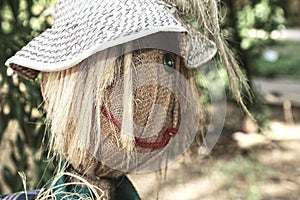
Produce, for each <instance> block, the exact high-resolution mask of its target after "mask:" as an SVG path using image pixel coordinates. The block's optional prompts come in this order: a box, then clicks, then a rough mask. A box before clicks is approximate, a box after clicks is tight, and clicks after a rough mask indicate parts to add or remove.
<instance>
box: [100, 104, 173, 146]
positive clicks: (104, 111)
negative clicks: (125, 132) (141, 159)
mask: <svg viewBox="0 0 300 200" xmlns="http://www.w3.org/2000/svg"><path fill="white" fill-rule="evenodd" d="M101 113H102V114H103V116H104V117H105V118H106V119H107V120H108V121H110V122H111V123H112V124H113V125H114V126H115V127H116V128H117V129H118V131H121V127H122V124H121V122H119V121H118V120H117V119H116V118H114V116H112V115H111V114H110V113H109V111H108V110H107V109H106V108H105V106H101ZM177 133H178V128H167V129H166V130H165V131H164V133H163V137H162V139H161V140H160V141H155V142H147V141H146V139H145V138H138V137H134V140H135V144H136V145H137V146H139V147H142V148H161V147H165V146H166V145H167V144H168V143H169V141H170V139H171V138H173V137H175V135H176V134H177Z"/></svg>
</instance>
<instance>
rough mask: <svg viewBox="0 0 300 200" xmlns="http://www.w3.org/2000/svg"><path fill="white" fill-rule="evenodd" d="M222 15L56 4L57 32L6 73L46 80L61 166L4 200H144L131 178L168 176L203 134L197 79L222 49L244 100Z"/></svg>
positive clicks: (196, 8) (203, 4)
mask: <svg viewBox="0 0 300 200" xmlns="http://www.w3.org/2000/svg"><path fill="white" fill-rule="evenodd" d="M216 8H217V6H216V2H215V1H214V0H207V1H197V0H195V1H176V0H173V1H172V0H166V1H157V0H147V1H144V0H102V1H94V0H58V2H57V7H56V13H55V23H54V25H53V26H52V28H50V29H48V30H46V31H45V32H44V33H42V34H41V35H40V36H38V37H36V38H34V39H33V40H32V41H31V42H30V43H29V44H28V45H26V46H25V47H24V48H22V49H21V50H20V51H19V52H17V53H16V55H15V56H13V57H12V58H10V59H9V60H8V61H7V62H6V65H7V66H8V67H11V68H12V69H13V70H14V71H16V72H17V73H19V74H20V75H22V76H25V77H27V78H29V79H32V80H34V79H36V77H38V76H41V78H42V81H41V89H42V94H43V97H44V100H45V107H46V110H47V121H46V123H47V125H48V127H49V130H50V141H49V147H50V150H51V152H53V154H54V155H55V156H57V157H58V158H59V159H60V161H61V162H60V163H61V165H60V166H59V170H58V174H57V175H56V176H55V177H54V178H53V179H52V180H51V181H50V182H49V184H48V185H47V186H45V188H44V189H41V190H36V191H29V192H27V193H24V192H23V193H17V194H14V195H10V196H6V197H3V198H4V199H8V198H12V199H21V198H23V199H25V196H27V198H28V199H32V198H35V199H45V198H56V199H111V200H114V199H139V196H138V194H137V192H136V191H135V189H134V187H133V185H132V184H131V182H130V181H129V179H128V178H127V177H126V174H128V173H135V172H139V173H141V172H148V171H154V170H158V169H161V168H163V167H165V166H166V165H167V164H168V163H170V161H172V160H174V159H176V158H178V156H180V155H181V154H182V153H183V152H184V151H185V150H186V149H187V148H188V147H189V146H190V144H191V143H192V142H193V140H194V139H195V137H197V135H199V130H201V128H200V127H201V126H204V125H203V121H201V120H202V118H203V116H202V108H201V105H200V104H199V102H198V98H199V96H198V94H199V90H197V88H196V84H195V83H194V79H193V78H194V77H193V76H194V74H195V73H196V72H197V70H196V69H197V68H198V67H200V66H201V65H202V64H204V63H206V62H207V61H209V60H211V59H212V58H213V57H214V55H215V54H216V52H217V49H219V55H220V56H221V57H222V58H223V60H224V61H225V65H226V66H227V71H228V75H229V77H230V80H233V81H232V82H231V86H232V88H233V91H234V92H235V94H236V96H237V97H238V99H241V98H240V96H241V95H240V93H239V91H238V87H239V84H240V82H239V80H240V78H237V77H243V76H242V75H241V74H240V71H239V69H238V66H237V64H236V63H235V61H234V59H233V57H232V56H231V55H230V54H228V52H229V50H228V48H227V47H226V45H225V44H224V42H223V40H222V39H221V36H220V32H219V28H218V27H219V26H218V16H217V13H218V12H217V9H216ZM188 15H190V16H194V17H195V19H194V20H195V21H198V23H199V24H200V25H201V27H203V33H200V32H198V31H197V30H196V29H194V28H193V27H191V25H190V24H189V23H188V20H187V17H186V16H188ZM205 35H206V36H205ZM207 37H210V38H212V39H213V40H214V42H212V41H210V40H208V39H207ZM241 82H242V84H243V80H241Z"/></svg>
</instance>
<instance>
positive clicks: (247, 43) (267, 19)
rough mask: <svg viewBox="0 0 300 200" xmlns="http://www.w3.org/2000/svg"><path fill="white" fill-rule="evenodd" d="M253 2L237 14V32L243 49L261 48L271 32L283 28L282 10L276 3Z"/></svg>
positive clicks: (267, 0)
mask: <svg viewBox="0 0 300 200" xmlns="http://www.w3.org/2000/svg"><path fill="white" fill-rule="evenodd" d="M255 2H256V3H253V4H252V5H251V4H250V5H244V6H243V7H242V9H241V10H239V11H238V12H237V16H238V30H239V34H240V36H241V38H242V42H241V47H242V48H243V49H251V48H256V47H257V46H261V45H262V44H263V43H266V42H267V40H268V39H269V34H270V33H271V32H272V31H273V30H280V29H283V28H285V26H284V22H285V18H284V10H283V9H282V8H281V7H279V6H278V5H277V4H276V1H271V0H259V1H255ZM255 30H256V31H255Z"/></svg>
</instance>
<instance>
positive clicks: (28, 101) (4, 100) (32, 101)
mask: <svg viewBox="0 0 300 200" xmlns="http://www.w3.org/2000/svg"><path fill="white" fill-rule="evenodd" d="M53 3H54V2H53V1H49V0H40V1H36V0H1V1H0V22H1V24H0V25H1V26H0V41H1V42H0V65H1V66H0V72H1V74H0V141H1V140H2V138H3V137H4V134H6V135H10V133H9V132H7V131H6V130H7V127H8V125H9V122H10V121H17V124H18V127H19V129H18V131H17V132H18V135H17V136H16V138H15V140H12V141H10V146H11V149H12V150H13V151H12V152H10V155H9V157H10V160H11V162H12V165H13V166H14V167H13V168H12V167H10V166H8V162H7V161H3V163H2V165H3V168H2V172H1V177H2V178H3V179H2V181H3V182H5V184H6V185H7V186H8V188H9V189H10V192H16V191H20V190H23V186H22V181H21V177H20V176H19V174H18V171H21V172H25V174H29V173H31V174H32V177H30V178H29V180H30V181H29V182H30V183H31V185H30V186H34V187H36V186H37V185H38V184H40V186H41V185H43V184H45V181H47V180H48V179H49V177H50V176H51V174H52V170H53V167H52V168H51V167H47V166H48V165H49V164H48V163H46V162H45V160H46V153H45V152H44V150H43V149H41V146H42V145H41V143H42V141H43V137H44V133H45V126H44V121H43V115H44V112H43V109H42V104H41V103H42V96H41V93H40V87H39V83H38V82H31V81H28V80H25V79H24V78H22V77H19V76H17V75H16V74H11V73H10V72H9V70H7V68H6V67H4V62H5V61H6V60H7V59H8V58H9V57H11V56H12V55H13V54H14V53H15V52H16V51H18V50H19V49H20V48H21V47H23V46H24V45H25V44H27V43H28V42H29V41H30V40H31V39H32V38H33V37H35V36H37V35H38V34H39V33H41V32H42V31H43V30H45V29H46V28H47V27H49V26H50V23H51V22H52V19H53V17H52V16H51V14H52V12H51V9H49V8H51V6H53ZM45 10H46V11H48V12H45ZM47 13H48V14H47ZM8 75H9V76H8ZM1 153H3V152H1ZM45 169H46V171H45ZM29 188H30V187H29ZM2 190H3V185H0V193H2V192H1V191H2Z"/></svg>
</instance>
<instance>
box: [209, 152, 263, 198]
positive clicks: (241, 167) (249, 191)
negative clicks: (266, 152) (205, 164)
mask: <svg viewBox="0 0 300 200" xmlns="http://www.w3.org/2000/svg"><path fill="white" fill-rule="evenodd" d="M266 171H267V169H266V168H265V166H264V165H263V164H262V163H261V162H260V161H259V160H258V159H257V158H256V156H255V155H252V154H250V155H249V156H246V157H245V156H242V155H237V156H235V157H233V158H232V159H229V160H228V161H227V162H226V163H220V165H217V166H215V167H213V168H211V169H210V173H211V175H212V177H220V176H221V177H225V185H224V190H225V191H227V197H228V199H246V200H259V199H261V198H262V193H261V191H260V186H261V185H263V183H264V181H265V180H266V178H267V177H266Z"/></svg>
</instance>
